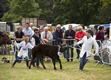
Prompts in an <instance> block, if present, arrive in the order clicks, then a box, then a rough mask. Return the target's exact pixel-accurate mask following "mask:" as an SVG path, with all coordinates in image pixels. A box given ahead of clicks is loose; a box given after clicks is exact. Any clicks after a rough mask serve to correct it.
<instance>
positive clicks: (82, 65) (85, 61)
mask: <svg viewBox="0 0 111 80" xmlns="http://www.w3.org/2000/svg"><path fill="white" fill-rule="evenodd" d="M87 61H88V59H86V52H85V54H84V55H83V57H82V58H80V67H79V70H83V68H84V66H85V64H86V63H87Z"/></svg>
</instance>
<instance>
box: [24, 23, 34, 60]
mask: <svg viewBox="0 0 111 80" xmlns="http://www.w3.org/2000/svg"><path fill="white" fill-rule="evenodd" d="M23 33H24V35H25V37H30V40H31V37H32V35H33V32H32V30H31V29H29V23H26V24H25V29H23ZM28 57H29V60H31V49H28Z"/></svg>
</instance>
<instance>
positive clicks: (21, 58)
mask: <svg viewBox="0 0 111 80" xmlns="http://www.w3.org/2000/svg"><path fill="white" fill-rule="evenodd" d="M20 49H21V46H20V47H19V51H20ZM19 59H22V56H21V57H20V58H19ZM21 61H22V60H19V61H18V62H21Z"/></svg>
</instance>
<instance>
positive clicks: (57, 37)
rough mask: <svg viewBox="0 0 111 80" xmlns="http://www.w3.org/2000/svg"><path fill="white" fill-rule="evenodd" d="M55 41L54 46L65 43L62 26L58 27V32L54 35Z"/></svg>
mask: <svg viewBox="0 0 111 80" xmlns="http://www.w3.org/2000/svg"><path fill="white" fill-rule="evenodd" d="M53 39H55V40H56V41H54V42H53V44H54V45H60V44H62V41H63V32H62V29H61V25H57V27H56V30H55V31H54V33H53Z"/></svg>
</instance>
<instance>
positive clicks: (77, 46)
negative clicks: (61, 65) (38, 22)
mask: <svg viewBox="0 0 111 80" xmlns="http://www.w3.org/2000/svg"><path fill="white" fill-rule="evenodd" d="M76 48H77V49H76V52H77V59H79V54H80V50H79V48H80V47H79V45H76Z"/></svg>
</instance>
